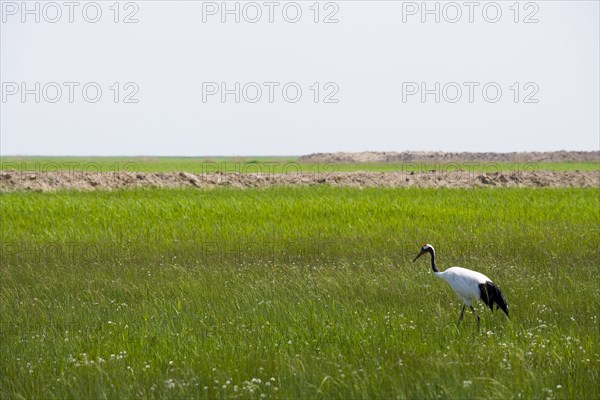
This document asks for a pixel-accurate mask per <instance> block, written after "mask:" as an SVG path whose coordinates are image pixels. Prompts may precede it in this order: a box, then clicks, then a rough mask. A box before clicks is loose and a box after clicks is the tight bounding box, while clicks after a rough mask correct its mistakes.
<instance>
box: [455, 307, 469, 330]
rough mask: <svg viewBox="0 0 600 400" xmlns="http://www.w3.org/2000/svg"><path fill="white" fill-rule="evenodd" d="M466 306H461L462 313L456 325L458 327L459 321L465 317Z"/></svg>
mask: <svg viewBox="0 0 600 400" xmlns="http://www.w3.org/2000/svg"><path fill="white" fill-rule="evenodd" d="M466 307H467V306H466V305H464V304H463V308H462V311H461V312H460V315H459V316H458V322H457V323H456V326H458V325H460V321H462V319H463V317H464V315H465V308H466Z"/></svg>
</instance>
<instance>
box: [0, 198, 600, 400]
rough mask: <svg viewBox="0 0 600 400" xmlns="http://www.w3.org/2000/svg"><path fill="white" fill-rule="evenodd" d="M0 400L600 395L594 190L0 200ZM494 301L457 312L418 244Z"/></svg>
mask: <svg viewBox="0 0 600 400" xmlns="http://www.w3.org/2000/svg"><path fill="white" fill-rule="evenodd" d="M0 201H1V204H2V207H1V208H0V218H1V221H2V225H1V228H0V230H1V234H2V263H1V267H0V289H1V290H0V318H1V337H2V341H1V342H0V350H1V351H0V396H1V397H2V398H3V399H10V398H131V397H143V398H174V399H175V398H176V399H180V398H248V399H259V398H263V397H264V398H286V399H287V398H303V399H310V398H315V399H316V398H343V399H350V398H352V399H356V398H485V399H491V398H494V399H496V398H506V399H513V398H535V399H539V398H544V399H545V398H550V399H554V398H558V399H563V398H569V399H575V398H577V399H580V398H587V399H594V398H600V385H599V384H598V382H600V340H599V333H598V332H599V321H598V310H599V309H600V291H598V287H599V286H600V278H599V276H600V274H599V272H600V267H599V265H600V263H599V258H600V254H599V251H600V250H599V249H600V228H599V227H600V191H599V190H597V189H516V188H515V189H500V188H496V189H494V190H473V189H470V190H464V189H462V190H460V189H445V190H439V189H438V190H435V189H351V188H331V187H272V188H268V189H246V190H235V189H227V188H222V189H213V190H192V189H190V190H183V189H181V190H163V189H152V190H123V191H119V190H117V191H113V192H103V191H95V192H74V191H73V192H68V191H63V192H55V193H30V192H17V193H4V194H0ZM424 242H429V243H431V244H433V245H434V246H435V247H436V250H437V252H438V257H439V264H440V267H441V268H442V269H444V268H447V267H449V266H452V265H463V266H465V267H470V268H473V269H477V270H479V271H480V272H483V273H485V274H486V275H488V276H490V277H491V278H492V279H494V281H495V282H496V283H497V284H498V285H500V287H501V288H502V289H503V291H504V292H505V295H506V298H507V301H508V303H509V307H510V312H511V319H510V320H509V319H507V318H506V316H505V315H504V314H502V313H498V312H495V313H494V314H492V313H491V312H490V311H489V309H487V310H486V309H484V307H483V306H482V305H481V304H480V305H478V307H477V309H478V312H479V313H480V315H481V317H482V331H481V332H480V333H478V332H477V327H476V324H475V322H474V319H473V317H472V315H470V314H469V315H466V316H465V320H464V321H463V324H462V325H461V326H460V328H458V329H457V327H456V318H457V316H458V313H459V311H460V304H459V301H458V299H457V297H456V296H455V295H454V293H453V292H452V291H451V289H450V288H449V287H448V286H447V285H446V284H445V283H444V282H443V281H441V280H439V279H437V278H436V277H434V276H433V274H432V273H431V270H430V265H429V262H428V260H419V261H418V262H416V263H414V264H413V263H412V262H411V261H412V258H413V257H414V256H415V255H416V253H417V252H418V250H419V247H420V246H421V244H422V243H424Z"/></svg>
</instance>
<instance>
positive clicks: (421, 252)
mask: <svg viewBox="0 0 600 400" xmlns="http://www.w3.org/2000/svg"><path fill="white" fill-rule="evenodd" d="M423 254H425V252H424V251H423V250H421V251H420V252H419V254H417V256H416V257H415V259H414V260H413V262H415V261H417V259H418V258H419V257H421V256H422V255H423Z"/></svg>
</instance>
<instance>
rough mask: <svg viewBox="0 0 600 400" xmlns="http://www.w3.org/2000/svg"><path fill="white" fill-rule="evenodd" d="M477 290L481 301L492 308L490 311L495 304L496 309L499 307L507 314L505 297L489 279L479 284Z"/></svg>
mask: <svg viewBox="0 0 600 400" xmlns="http://www.w3.org/2000/svg"><path fill="white" fill-rule="evenodd" d="M479 292H480V298H481V301H483V302H484V303H485V304H486V305H487V306H488V307H489V308H490V310H492V312H493V311H494V304H495V305H496V310H497V309H498V308H500V309H501V310H502V311H504V313H505V314H506V315H507V316H508V305H507V304H506V299H504V295H503V294H502V291H501V290H500V288H499V287H498V286H496V285H495V284H494V283H493V282H490V281H488V282H486V283H481V284H480V285H479Z"/></svg>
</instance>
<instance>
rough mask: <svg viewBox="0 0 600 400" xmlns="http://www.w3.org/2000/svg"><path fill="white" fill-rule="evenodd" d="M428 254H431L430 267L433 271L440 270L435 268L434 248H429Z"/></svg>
mask: <svg viewBox="0 0 600 400" xmlns="http://www.w3.org/2000/svg"><path fill="white" fill-rule="evenodd" d="M429 254H431V269H432V270H433V272H440V271H439V270H438V268H437V265H436V264H435V250H433V249H430V250H429Z"/></svg>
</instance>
